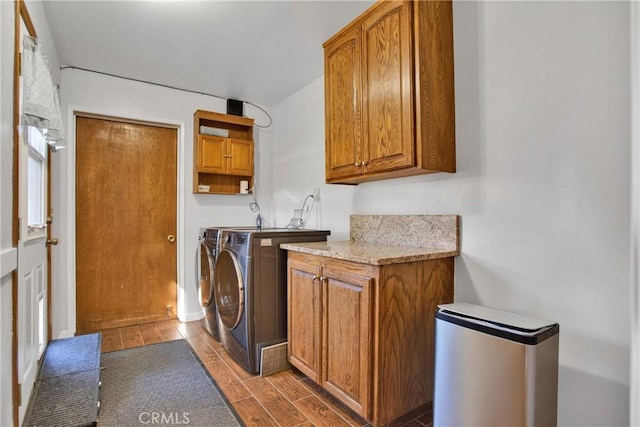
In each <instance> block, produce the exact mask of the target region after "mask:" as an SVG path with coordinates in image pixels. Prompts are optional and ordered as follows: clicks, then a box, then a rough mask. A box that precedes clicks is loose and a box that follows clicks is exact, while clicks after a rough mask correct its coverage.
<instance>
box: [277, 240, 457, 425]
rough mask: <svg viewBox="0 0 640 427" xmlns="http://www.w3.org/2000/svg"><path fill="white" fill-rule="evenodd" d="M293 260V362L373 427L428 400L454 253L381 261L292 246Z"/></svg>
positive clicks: (290, 268) (290, 282) (449, 292)
mask: <svg viewBox="0 0 640 427" xmlns="http://www.w3.org/2000/svg"><path fill="white" fill-rule="evenodd" d="M288 262H289V264H288V297H289V300H288V304H289V305H288V307H289V312H288V314H289V316H288V322H289V324H288V327H289V329H288V335H289V336H288V340H289V347H288V348H289V360H290V362H291V364H292V365H293V366H295V367H296V368H298V369H299V370H300V371H301V372H303V373H304V374H305V375H307V376H308V377H309V378H310V379H312V380H313V381H315V382H316V383H318V384H319V385H321V386H322V387H323V388H324V389H326V390H327V391H328V392H329V393H331V394H332V395H333V396H335V397H336V398H338V399H339V400H340V401H342V402H343V403H344V404H345V405H347V406H348V407H349V408H351V409H352V410H354V411H355V412H357V413H358V414H359V415H361V416H362V417H364V418H366V419H367V420H369V421H371V422H372V423H373V424H374V425H388V424H390V423H391V422H392V421H394V420H396V419H398V418H400V417H402V416H405V415H407V414H409V413H412V412H414V411H418V410H423V409H424V407H425V406H426V405H429V404H430V403H431V401H432V399H433V344H434V336H433V335H434V313H435V309H436V307H437V305H438V304H445V303H450V302H452V301H453V268H454V266H453V258H452V257H449V258H439V259H432V260H426V261H417V262H409V263H402V264H390V265H381V266H377V265H368V264H360V263H355V262H350V261H343V260H338V259H334V258H327V257H323V256H318V255H310V254H304V253H298V252H292V251H289V261H288Z"/></svg>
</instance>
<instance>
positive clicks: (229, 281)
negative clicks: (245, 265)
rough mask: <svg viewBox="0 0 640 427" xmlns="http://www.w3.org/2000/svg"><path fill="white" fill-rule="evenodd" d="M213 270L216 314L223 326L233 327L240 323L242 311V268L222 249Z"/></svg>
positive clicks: (235, 259) (231, 254)
mask: <svg viewBox="0 0 640 427" xmlns="http://www.w3.org/2000/svg"><path fill="white" fill-rule="evenodd" d="M215 271H216V274H215V278H214V280H215V284H216V285H215V292H216V301H217V303H218V314H220V320H221V321H222V324H223V325H224V326H225V328H227V329H233V328H235V327H236V326H238V323H240V319H241V318H242V312H243V311H244V283H243V281H242V269H241V268H240V263H239V262H238V259H237V258H236V256H235V255H234V254H233V253H231V252H229V251H228V250H226V249H223V250H222V251H220V253H219V254H218V259H217V260H216V265H215Z"/></svg>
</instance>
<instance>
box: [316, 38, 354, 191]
mask: <svg viewBox="0 0 640 427" xmlns="http://www.w3.org/2000/svg"><path fill="white" fill-rule="evenodd" d="M360 34H361V30H360V27H354V28H353V29H351V30H350V31H348V32H346V33H344V34H343V35H341V36H340V37H339V38H337V39H335V40H332V41H331V42H330V43H329V44H328V45H326V46H325V61H324V63H325V65H324V66H325V131H326V143H325V149H326V153H325V155H326V160H325V161H326V165H325V167H326V170H325V173H326V179H327V181H330V180H332V179H336V178H342V177H346V176H354V175H359V174H360V173H361V172H362V168H361V166H360V163H361V162H362V154H361V132H362V129H361V126H362V120H361V115H360V114H361V113H360V107H361V106H360V103H361V61H362V59H361V39H360Z"/></svg>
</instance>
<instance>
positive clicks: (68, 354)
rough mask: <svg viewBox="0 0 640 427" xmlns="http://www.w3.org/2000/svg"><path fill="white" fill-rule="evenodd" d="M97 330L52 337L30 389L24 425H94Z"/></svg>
mask: <svg viewBox="0 0 640 427" xmlns="http://www.w3.org/2000/svg"><path fill="white" fill-rule="evenodd" d="M100 343H101V335H100V334H90V335H80V336H77V337H72V338H64V339H59V340H53V341H51V342H50V343H49V345H48V346H47V351H46V353H45V355H44V359H43V361H42V365H41V368H40V372H39V374H38V379H37V381H36V384H35V387H34V389H33V395H32V398H31V406H30V408H29V409H28V411H27V415H26V417H25V422H24V425H25V426H29V427H31V426H51V427H53V426H61V427H62V426H65V427H66V426H95V425H96V421H97V418H98V384H99V381H100Z"/></svg>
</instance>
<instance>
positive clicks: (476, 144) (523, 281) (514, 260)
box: [273, 2, 630, 426]
mask: <svg viewBox="0 0 640 427" xmlns="http://www.w3.org/2000/svg"><path fill="white" fill-rule="evenodd" d="M629 12H630V10H629V4H628V3H624V2H560V3H558V2H482V3H477V2H456V3H455V5H454V28H455V30H454V31H455V64H456V65H455V73H456V132H457V149H458V158H457V159H458V160H457V161H458V172H457V173H456V174H435V175H431V176H421V177H410V178H401V179H394V180H386V181H379V182H372V183H366V184H360V185H358V186H357V187H348V186H323V198H322V218H323V226H324V227H327V228H330V229H331V230H332V231H334V232H335V233H334V235H335V234H337V235H339V236H340V237H342V238H344V237H346V231H347V230H348V215H349V214H351V213H358V214H374V213H375V214H417V213H454V214H459V215H461V216H462V254H461V255H460V257H458V258H457V260H456V280H455V299H456V301H466V302H474V303H479V304H484V305H488V306H493V307H499V308H505V309H510V310H515V311H520V312H525V313H528V314H531V315H534V316H537V317H541V318H546V319H552V320H555V321H557V322H559V323H560V330H561V332H560V334H561V335H560V337H561V338H560V343H561V344H560V379H559V423H560V424H561V425H607V426H611V425H628V423H629V403H628V396H629V341H630V339H629V337H630V331H629V318H630V314H629V267H630V265H629V245H630V240H629V232H630V215H629V212H630V209H629V208H630V205H629V203H630V202H629V198H630V163H629V157H630V143H629V142H630V130H629V129H630V115H629V102H630V98H629V91H630V84H629V81H630V75H629V36H630V27H629ZM322 106H323V82H322V80H321V79H320V80H318V81H316V82H314V83H312V84H311V85H309V86H307V87H306V88H304V89H302V90H301V91H299V92H298V93H296V94H294V95H293V96H292V97H290V98H288V99H287V100H285V101H283V102H282V103H280V104H278V105H277V106H275V107H274V115H275V123H276V125H275V128H274V132H275V138H274V144H275V147H274V148H275V152H276V153H278V154H277V155H276V156H274V188H273V190H274V201H278V200H280V199H282V197H279V195H281V194H286V193H293V194H304V193H305V192H309V191H310V190H311V189H312V188H313V187H316V186H319V185H321V184H322V183H323V182H324V170H323V164H322V162H321V161H320V159H321V158H322V157H323V153H324V137H323V135H324V127H323V126H324V125H323V120H324V114H323V109H322V108H323V107H322ZM277 207H278V208H277V210H276V216H277V217H278V219H280V218H283V219H284V218H288V216H290V209H291V207H289V206H285V204H282V203H277Z"/></svg>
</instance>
